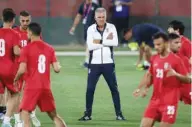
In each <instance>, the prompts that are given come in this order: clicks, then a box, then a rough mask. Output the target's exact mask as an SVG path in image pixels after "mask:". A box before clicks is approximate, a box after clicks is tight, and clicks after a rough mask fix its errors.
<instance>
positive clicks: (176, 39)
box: [169, 33, 191, 105]
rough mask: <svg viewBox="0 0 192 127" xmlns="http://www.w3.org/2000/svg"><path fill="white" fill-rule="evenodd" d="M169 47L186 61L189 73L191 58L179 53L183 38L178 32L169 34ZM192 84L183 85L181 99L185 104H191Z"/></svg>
mask: <svg viewBox="0 0 192 127" xmlns="http://www.w3.org/2000/svg"><path fill="white" fill-rule="evenodd" d="M169 40H170V41H169V47H170V50H171V51H172V52H173V53H175V54H177V55H178V56H179V57H180V58H181V59H182V60H183V62H184V65H185V67H186V69H187V72H188V74H190V73H191V67H190V66H191V65H190V62H189V59H188V58H187V57H186V56H183V55H182V54H181V53H179V50H180V47H181V38H180V36H179V35H178V34H175V33H171V34H169ZM190 93H191V84H184V85H182V86H181V100H182V101H183V102H184V103H185V104H189V105H191V95H190Z"/></svg>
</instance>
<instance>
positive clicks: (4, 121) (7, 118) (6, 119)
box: [3, 116, 11, 123]
mask: <svg viewBox="0 0 192 127" xmlns="http://www.w3.org/2000/svg"><path fill="white" fill-rule="evenodd" d="M10 120H11V118H10V117H8V116H5V117H4V120H3V123H10Z"/></svg>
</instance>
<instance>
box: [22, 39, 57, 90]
mask: <svg viewBox="0 0 192 127" xmlns="http://www.w3.org/2000/svg"><path fill="white" fill-rule="evenodd" d="M19 61H20V62H24V63H26V64H27V78H26V85H25V89H50V64H52V63H53V62H56V61H57V60H56V56H55V51H54V49H53V48H52V46H50V45H49V44H47V43H45V42H43V41H34V42H31V43H30V44H28V45H27V46H26V47H24V48H23V50H22V52H21V56H20V60H19Z"/></svg>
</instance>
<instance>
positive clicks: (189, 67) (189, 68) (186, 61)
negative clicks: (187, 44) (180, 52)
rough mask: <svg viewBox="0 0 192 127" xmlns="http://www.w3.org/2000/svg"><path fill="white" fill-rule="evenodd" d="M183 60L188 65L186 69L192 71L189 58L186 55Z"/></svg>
mask: <svg viewBox="0 0 192 127" xmlns="http://www.w3.org/2000/svg"><path fill="white" fill-rule="evenodd" d="M183 62H184V65H185V67H186V69H187V72H189V73H190V71H191V65H190V63H189V59H188V58H187V57H185V56H184V58H183Z"/></svg>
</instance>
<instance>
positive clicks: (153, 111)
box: [144, 101, 178, 124]
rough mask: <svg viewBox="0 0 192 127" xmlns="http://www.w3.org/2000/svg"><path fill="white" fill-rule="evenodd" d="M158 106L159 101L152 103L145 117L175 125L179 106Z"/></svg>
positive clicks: (146, 110)
mask: <svg viewBox="0 0 192 127" xmlns="http://www.w3.org/2000/svg"><path fill="white" fill-rule="evenodd" d="M177 105H178V104H174V105H165V104H162V105H160V104H158V102H157V101H151V102H150V103H149V105H148V107H147V108H146V109H145V113H144V117H146V118H151V119H154V120H156V121H159V122H166V123H170V124H174V123H175V120H176V116H177V108H178V106H177Z"/></svg>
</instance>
